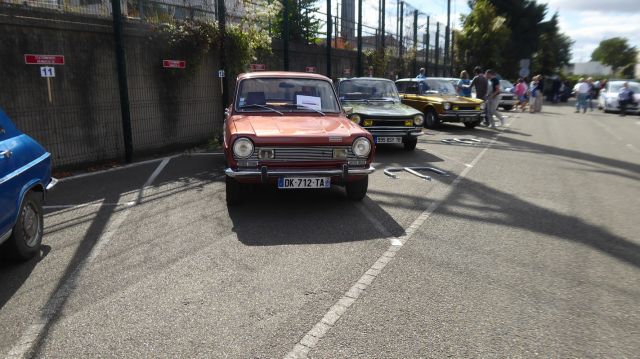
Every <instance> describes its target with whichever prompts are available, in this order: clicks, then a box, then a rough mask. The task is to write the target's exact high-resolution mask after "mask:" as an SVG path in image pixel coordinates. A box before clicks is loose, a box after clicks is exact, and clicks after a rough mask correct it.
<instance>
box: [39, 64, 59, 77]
mask: <svg viewBox="0 0 640 359" xmlns="http://www.w3.org/2000/svg"><path fill="white" fill-rule="evenodd" d="M40 77H56V69H55V67H53V66H41V67H40Z"/></svg>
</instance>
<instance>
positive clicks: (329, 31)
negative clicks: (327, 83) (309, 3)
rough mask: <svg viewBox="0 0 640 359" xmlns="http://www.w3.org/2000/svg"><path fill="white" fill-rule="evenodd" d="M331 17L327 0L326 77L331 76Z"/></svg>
mask: <svg viewBox="0 0 640 359" xmlns="http://www.w3.org/2000/svg"><path fill="white" fill-rule="evenodd" d="M332 20H333V19H332V18H331V0H327V77H329V78H331V30H332V28H333V23H332Z"/></svg>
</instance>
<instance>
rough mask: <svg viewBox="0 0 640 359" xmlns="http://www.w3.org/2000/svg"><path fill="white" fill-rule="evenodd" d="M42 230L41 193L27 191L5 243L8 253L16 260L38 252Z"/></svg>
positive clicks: (30, 256)
mask: <svg viewBox="0 0 640 359" xmlns="http://www.w3.org/2000/svg"><path fill="white" fill-rule="evenodd" d="M43 231H44V219H43V213H42V195H41V194H40V193H38V192H34V191H29V192H28V193H27V194H26V195H25V197H24V200H23V201H22V205H21V206H20V211H19V212H18V219H17V220H16V224H15V226H14V227H13V232H12V233H11V237H10V238H9V240H8V241H7V243H6V245H7V249H8V251H9V255H10V256H11V257H13V258H15V259H18V260H27V259H29V258H32V257H33V256H35V255H36V254H38V252H39V251H40V244H41V243H42V234H43Z"/></svg>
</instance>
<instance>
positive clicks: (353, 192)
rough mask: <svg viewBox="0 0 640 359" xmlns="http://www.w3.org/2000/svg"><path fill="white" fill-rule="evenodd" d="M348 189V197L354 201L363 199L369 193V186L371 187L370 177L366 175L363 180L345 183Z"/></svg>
mask: <svg viewBox="0 0 640 359" xmlns="http://www.w3.org/2000/svg"><path fill="white" fill-rule="evenodd" d="M345 188H346V190H347V197H348V198H349V199H350V200H352V201H362V199H363V198H364V196H366V195H367V188H369V177H368V176H367V177H365V178H363V179H361V180H357V181H352V182H347V183H346V184H345Z"/></svg>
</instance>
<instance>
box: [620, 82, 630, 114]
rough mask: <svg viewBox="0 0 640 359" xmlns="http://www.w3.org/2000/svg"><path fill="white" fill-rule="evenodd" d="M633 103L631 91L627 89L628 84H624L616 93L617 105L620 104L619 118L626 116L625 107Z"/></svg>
mask: <svg viewBox="0 0 640 359" xmlns="http://www.w3.org/2000/svg"><path fill="white" fill-rule="evenodd" d="M631 103H633V91H631V89H630V88H629V83H628V82H625V83H624V85H622V87H621V88H620V91H619V92H618V104H620V116H625V115H626V114H627V106H629V104H631Z"/></svg>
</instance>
